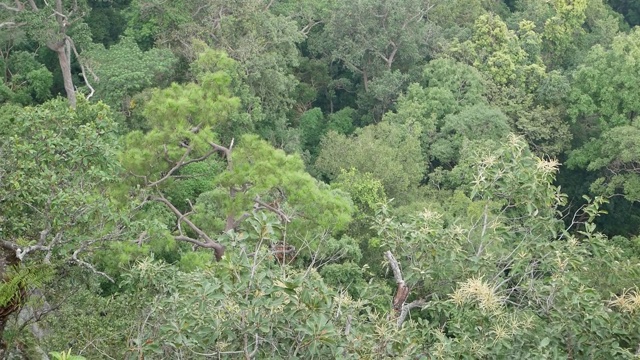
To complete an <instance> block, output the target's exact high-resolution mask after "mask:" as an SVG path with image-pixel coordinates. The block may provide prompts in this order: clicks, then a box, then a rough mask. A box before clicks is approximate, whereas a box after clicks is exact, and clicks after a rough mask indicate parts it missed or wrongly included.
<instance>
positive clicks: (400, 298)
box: [384, 251, 426, 327]
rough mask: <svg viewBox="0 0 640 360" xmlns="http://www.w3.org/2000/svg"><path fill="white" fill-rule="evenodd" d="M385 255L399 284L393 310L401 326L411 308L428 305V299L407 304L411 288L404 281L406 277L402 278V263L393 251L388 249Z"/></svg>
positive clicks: (397, 322) (398, 324)
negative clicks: (399, 262) (400, 263)
mask: <svg viewBox="0 0 640 360" xmlns="http://www.w3.org/2000/svg"><path fill="white" fill-rule="evenodd" d="M384 256H385V257H386V258H387V261H389V266H390V267H391V270H392V271H393V277H394V278H395V280H396V284H398V288H397V289H396V295H395V296H394V298H393V310H394V311H395V314H396V316H397V319H396V324H397V326H398V327H401V326H402V324H403V323H404V321H405V319H406V318H407V315H409V311H411V309H414V308H417V307H422V306H424V305H426V301H425V300H424V299H419V300H414V301H412V302H410V303H409V304H405V301H406V300H407V297H409V292H410V290H409V287H408V286H407V284H406V283H405V282H404V279H403V278H402V271H401V270H400V265H399V264H398V261H397V260H396V258H395V257H394V256H393V254H392V253H391V251H386V252H385V253H384Z"/></svg>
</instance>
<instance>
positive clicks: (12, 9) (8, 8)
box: [0, 2, 22, 12]
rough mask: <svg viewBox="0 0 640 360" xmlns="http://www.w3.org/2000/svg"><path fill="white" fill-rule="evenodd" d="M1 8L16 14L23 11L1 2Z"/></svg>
mask: <svg viewBox="0 0 640 360" xmlns="http://www.w3.org/2000/svg"><path fill="white" fill-rule="evenodd" d="M0 7H3V8H5V9H7V10H9V11H15V12H19V11H21V10H22V9H20V8H19V7H11V6H9V5H7V4H5V3H1V2H0Z"/></svg>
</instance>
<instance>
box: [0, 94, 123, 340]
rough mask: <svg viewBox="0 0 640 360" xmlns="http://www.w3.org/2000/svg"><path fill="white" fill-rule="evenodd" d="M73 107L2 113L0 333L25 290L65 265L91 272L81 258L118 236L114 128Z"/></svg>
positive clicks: (104, 117) (58, 104)
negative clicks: (112, 195) (112, 191)
mask: <svg viewBox="0 0 640 360" xmlns="http://www.w3.org/2000/svg"><path fill="white" fill-rule="evenodd" d="M77 105H78V106H77V107H76V109H71V108H70V107H69V106H68V103H67V102H66V101H64V100H61V99H56V100H52V101H49V102H47V103H45V104H43V105H40V106H37V107H24V108H19V107H16V106H5V107H3V108H2V111H1V115H0V137H1V138H2V139H3V140H4V141H3V142H2V143H1V144H0V154H2V156H1V159H0V183H1V184H2V186H1V187H0V201H1V202H2V208H3V213H2V216H1V217H0V238H1V239H2V240H1V241H0V247H1V249H2V258H1V259H0V260H1V261H2V264H3V265H2V274H1V276H2V278H3V279H4V282H3V285H2V289H1V290H0V294H1V298H2V306H3V316H2V319H1V321H0V324H1V325H2V327H1V328H0V331H4V327H5V325H6V321H7V318H8V317H9V316H11V315H12V313H13V312H14V311H16V310H17V309H19V308H20V306H22V305H23V304H24V303H23V301H24V299H21V297H24V296H25V295H26V294H25V292H24V289H25V287H26V288H28V287H32V286H39V285H40V284H42V282H38V281H36V280H35V279H38V277H40V278H41V277H42V276H43V274H49V275H48V276H51V272H50V271H51V270H50V269H54V268H56V267H58V266H67V265H65V264H66V263H67V262H70V263H75V264H78V265H81V266H86V267H88V268H89V269H90V270H93V271H97V270H96V269H95V267H93V266H92V265H90V263H89V262H88V260H87V256H86V252H90V251H92V250H93V249H94V248H96V247H98V246H100V245H101V244H102V243H103V242H105V241H108V240H116V239H118V237H119V236H121V235H122V234H123V231H124V229H123V228H122V227H117V226H115V223H116V222H117V223H121V221H120V219H119V216H118V214H117V213H116V212H115V211H114V209H113V207H112V206H111V204H110V202H109V199H108V196H106V194H107V188H108V187H109V186H110V185H111V184H112V183H113V182H114V181H115V179H117V177H118V175H119V174H120V172H119V166H118V162H117V156H116V151H117V145H118V144H117V138H116V135H115V134H116V126H115V123H114V122H113V120H111V118H110V113H109V109H108V107H106V106H105V105H104V104H95V105H94V104H89V103H88V102H87V101H86V100H84V99H82V98H81V99H80V100H79V101H78V103H77ZM11 266H15V267H16V268H12V267H11ZM48 269H49V270H48ZM15 271H18V273H17V275H16V273H15ZM23 271H26V273H23ZM12 274H13V276H17V278H16V277H14V278H12ZM20 274H22V275H20ZM25 274H26V275H27V276H26V278H24V276H25ZM21 276H22V277H23V278H22V280H23V281H22V282H20V281H18V280H19V278H20V277H21ZM16 279H17V280H16ZM16 281H18V283H16ZM39 281H42V278H41V279H40V280H39ZM17 284H19V286H16V285H17Z"/></svg>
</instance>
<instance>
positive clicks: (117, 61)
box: [82, 37, 175, 113]
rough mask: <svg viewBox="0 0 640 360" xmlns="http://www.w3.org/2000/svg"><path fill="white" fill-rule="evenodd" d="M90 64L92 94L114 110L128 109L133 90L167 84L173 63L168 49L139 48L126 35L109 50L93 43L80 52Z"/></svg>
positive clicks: (173, 59) (134, 92)
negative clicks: (145, 49) (143, 49)
mask: <svg viewBox="0 0 640 360" xmlns="http://www.w3.org/2000/svg"><path fill="white" fill-rule="evenodd" d="M82 57H83V59H85V62H86V63H87V65H88V66H90V67H91V69H92V71H93V74H94V75H95V79H94V81H93V85H94V89H95V97H96V98H97V99H100V100H103V101H105V102H106V103H107V104H108V105H109V106H111V108H112V109H114V110H116V111H122V112H125V113H126V112H127V111H129V109H130V108H131V107H132V104H131V99H132V96H133V95H135V94H136V93H138V92H140V91H142V90H143V89H145V88H147V87H151V86H162V85H166V84H167V83H168V82H169V81H168V80H169V79H170V76H171V73H172V66H173V65H174V63H175V58H174V57H173V54H171V52H169V51H168V50H163V49H152V50H149V51H146V52H143V51H141V50H140V48H139V47H138V45H137V44H136V43H135V41H133V39H131V38H128V37H125V38H122V39H121V40H120V41H119V42H118V43H117V44H115V45H112V46H111V47H109V49H105V48H104V47H102V46H94V47H93V48H91V49H89V50H87V51H85V52H84V53H83V54H82Z"/></svg>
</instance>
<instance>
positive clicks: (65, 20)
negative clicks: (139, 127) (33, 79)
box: [0, 0, 91, 107]
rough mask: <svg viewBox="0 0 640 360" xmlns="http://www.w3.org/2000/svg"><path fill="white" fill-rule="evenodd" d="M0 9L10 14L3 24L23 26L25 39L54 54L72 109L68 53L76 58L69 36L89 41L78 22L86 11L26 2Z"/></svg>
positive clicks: (58, 1)
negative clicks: (27, 38)
mask: <svg viewBox="0 0 640 360" xmlns="http://www.w3.org/2000/svg"><path fill="white" fill-rule="evenodd" d="M0 7H2V8H4V9H5V10H6V11H9V12H11V13H12V14H13V18H12V19H11V20H10V21H6V22H5V23H3V24H4V25H6V24H9V25H7V26H9V27H11V28H16V27H24V28H25V31H26V32H27V33H28V34H29V36H30V37H31V38H32V39H33V40H35V41H37V42H38V43H40V44H42V45H45V46H47V47H48V48H49V49H50V50H52V51H54V52H55V53H56V56H57V58H58V66H59V68H60V70H61V72H62V79H63V84H64V90H65V93H66V96H67V99H68V101H69V105H71V107H75V106H76V86H75V85H74V84H73V74H72V73H71V59H72V54H74V55H75V56H78V54H79V52H78V49H77V47H76V42H75V41H74V40H73V39H72V37H71V36H70V35H71V34H73V33H75V35H76V36H77V37H78V39H77V40H79V42H80V43H88V42H90V40H89V39H90V35H89V29H88V27H87V25H86V24H85V23H84V22H83V21H82V19H83V16H84V15H85V13H86V11H87V10H86V9H85V8H84V7H83V6H82V4H80V3H78V1H63V0H55V1H54V2H53V3H51V4H50V3H48V2H45V3H44V6H39V5H38V4H36V2H35V1H33V0H29V1H27V4H24V3H23V2H21V1H18V0H16V1H15V3H14V4H13V6H12V5H9V2H8V1H4V2H0ZM81 67H82V76H83V77H84V80H85V82H86V83H87V85H88V86H89V88H91V85H90V84H89V78H88V76H87V73H86V72H85V69H84V66H83V65H82V64H81Z"/></svg>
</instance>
